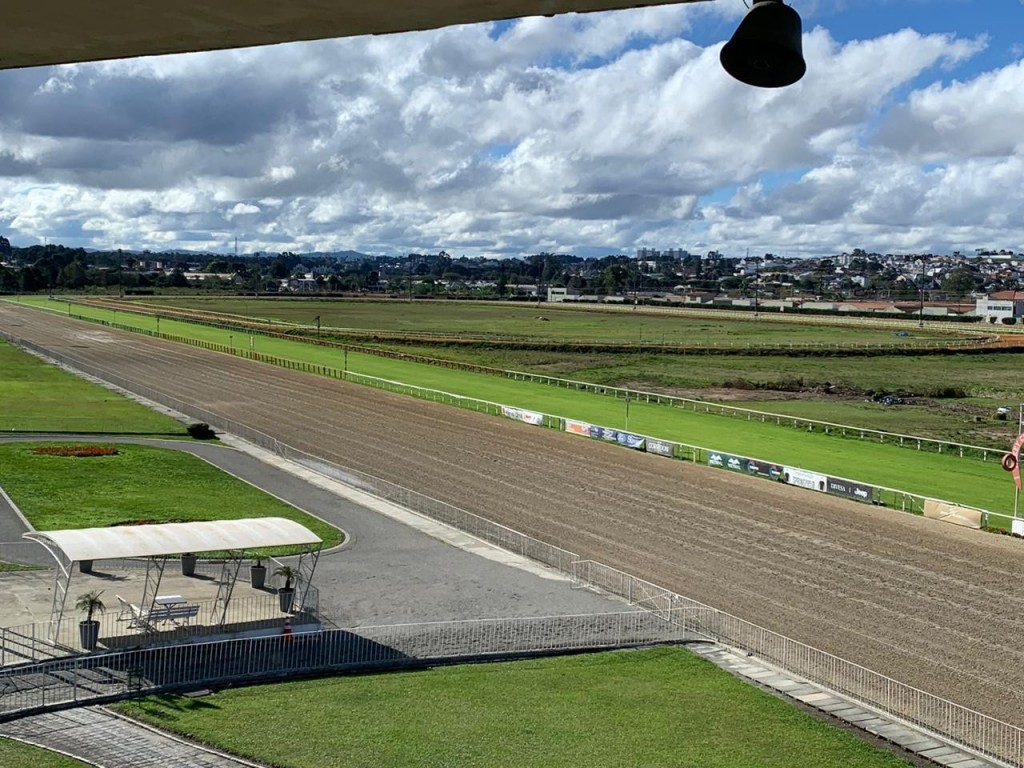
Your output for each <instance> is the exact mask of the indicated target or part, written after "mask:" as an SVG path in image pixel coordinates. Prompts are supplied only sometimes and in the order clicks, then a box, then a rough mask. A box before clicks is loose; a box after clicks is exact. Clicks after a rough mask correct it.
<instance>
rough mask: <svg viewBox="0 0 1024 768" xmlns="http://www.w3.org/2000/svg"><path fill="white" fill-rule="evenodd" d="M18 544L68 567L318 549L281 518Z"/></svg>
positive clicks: (307, 534)
mask: <svg viewBox="0 0 1024 768" xmlns="http://www.w3.org/2000/svg"><path fill="white" fill-rule="evenodd" d="M24 538H26V539H31V540H33V541H36V542H38V543H39V544H42V545H43V546H44V547H46V549H48V550H49V551H50V552H52V553H53V554H54V555H55V556H56V554H57V553H58V552H59V553H61V554H62V555H63V556H64V558H65V559H66V560H67V561H70V562H77V561H82V560H113V559H117V558H129V557H165V556H167V555H176V554H181V553H184V552H193V553H201V552H214V551H228V550H246V549H262V548H265V547H278V546H290V545H302V544H305V545H310V544H320V543H322V539H321V538H320V537H319V536H317V535H316V534H315V533H313V532H312V531H311V530H309V529H308V528H307V527H306V526H304V525H301V524H299V523H296V522H295V521H293V520H288V519H286V518H283V517H256V518H248V519H243V520H212V521H206V522H194V523H158V524H154V525H119V526H112V527H107V528H78V529H69V530H63V531H32V532H30V533H26V534H24Z"/></svg>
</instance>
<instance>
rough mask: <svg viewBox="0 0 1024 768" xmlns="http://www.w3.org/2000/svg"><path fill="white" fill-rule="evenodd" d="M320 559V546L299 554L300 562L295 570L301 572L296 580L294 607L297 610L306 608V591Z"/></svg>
mask: <svg viewBox="0 0 1024 768" xmlns="http://www.w3.org/2000/svg"><path fill="white" fill-rule="evenodd" d="M319 561H320V546H317V547H316V548H315V549H313V548H310V549H307V550H306V551H305V552H303V553H302V554H301V555H299V562H298V564H297V565H296V567H295V570H297V571H298V572H299V577H298V579H296V581H295V598H294V602H293V607H294V608H295V609H297V610H302V609H304V608H306V607H307V606H306V605H305V603H306V593H307V592H308V591H309V585H310V584H311V583H312V582H313V572H314V571H315V570H316V564H317V563H318V562H319Z"/></svg>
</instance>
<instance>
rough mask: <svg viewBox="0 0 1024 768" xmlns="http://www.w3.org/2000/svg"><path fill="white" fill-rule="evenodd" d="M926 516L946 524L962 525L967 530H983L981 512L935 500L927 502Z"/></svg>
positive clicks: (925, 503)
mask: <svg viewBox="0 0 1024 768" xmlns="http://www.w3.org/2000/svg"><path fill="white" fill-rule="evenodd" d="M924 516H925V517H930V518H932V519H934V520H942V521H943V522H944V523H953V524H954V525H962V526H964V527H966V528H981V512H980V511H979V510H977V509H967V508H966V507H958V506H956V505H955V504H946V503H945V502H943V501H935V499H926V500H925V502H924Z"/></svg>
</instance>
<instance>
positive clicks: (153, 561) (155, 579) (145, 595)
mask: <svg viewBox="0 0 1024 768" xmlns="http://www.w3.org/2000/svg"><path fill="white" fill-rule="evenodd" d="M166 565H167V555H164V556H163V557H151V558H149V559H148V560H147V561H146V584H145V586H143V588H142V601H141V602H140V603H139V605H141V606H142V607H143V609H144V610H145V611H147V615H148V612H151V611H152V610H153V608H155V607H156V596H157V595H158V594H160V581H161V580H162V579H163V577H164V566H166Z"/></svg>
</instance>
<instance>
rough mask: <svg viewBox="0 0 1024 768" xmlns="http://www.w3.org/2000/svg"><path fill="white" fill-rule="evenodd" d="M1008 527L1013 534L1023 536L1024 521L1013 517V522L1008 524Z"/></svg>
mask: <svg viewBox="0 0 1024 768" xmlns="http://www.w3.org/2000/svg"><path fill="white" fill-rule="evenodd" d="M1010 526H1011V528H1012V529H1013V532H1014V533H1016V534H1017V535H1018V536H1024V520H1021V519H1020V518H1019V517H1015V518H1013V522H1012V523H1010Z"/></svg>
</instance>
